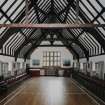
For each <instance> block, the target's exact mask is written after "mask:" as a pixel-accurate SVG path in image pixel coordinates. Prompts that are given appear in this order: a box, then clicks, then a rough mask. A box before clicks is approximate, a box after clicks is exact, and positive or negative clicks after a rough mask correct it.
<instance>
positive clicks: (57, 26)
mask: <svg viewBox="0 0 105 105" xmlns="http://www.w3.org/2000/svg"><path fill="white" fill-rule="evenodd" d="M1 27H8V28H34V29H37V28H41V29H59V28H60V29H61V28H95V27H105V24H0V28H1Z"/></svg>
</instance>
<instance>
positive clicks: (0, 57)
mask: <svg viewBox="0 0 105 105" xmlns="http://www.w3.org/2000/svg"><path fill="white" fill-rule="evenodd" d="M0 62H2V63H8V71H11V72H13V63H15V58H14V57H9V56H3V55H0ZM17 62H19V63H20V69H23V62H24V59H22V58H18V59H17ZM24 63H26V62H24ZM27 63H29V61H28V60H27ZM0 69H1V68H0ZM0 75H1V70H0Z"/></svg>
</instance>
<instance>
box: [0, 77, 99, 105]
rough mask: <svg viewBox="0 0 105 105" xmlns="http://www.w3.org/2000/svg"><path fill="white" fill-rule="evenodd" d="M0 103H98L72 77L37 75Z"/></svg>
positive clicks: (95, 104)
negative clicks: (37, 76)
mask: <svg viewBox="0 0 105 105" xmlns="http://www.w3.org/2000/svg"><path fill="white" fill-rule="evenodd" d="M0 105H99V104H98V103H97V102H96V101H95V100H94V99H93V98H92V97H90V96H89V95H88V94H87V93H86V92H85V91H83V90H82V89H81V88H80V87H79V86H78V85H77V84H76V83H75V82H74V81H72V79H70V78H63V77H39V78H33V79H30V80H27V81H26V82H25V83H23V84H22V85H21V86H20V87H19V88H18V89H17V90H16V91H14V92H13V93H11V94H10V95H9V96H7V97H6V98H5V99H3V100H2V101H1V102H0Z"/></svg>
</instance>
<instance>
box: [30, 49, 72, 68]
mask: <svg viewBox="0 0 105 105" xmlns="http://www.w3.org/2000/svg"><path fill="white" fill-rule="evenodd" d="M44 51H60V52H61V66H62V67H63V61H64V60H65V59H67V60H69V59H70V61H71V65H72V63H73V56H72V54H71V53H70V52H69V51H68V50H67V49H66V48H64V47H38V48H37V49H35V51H34V52H33V53H32V55H31V58H30V66H31V67H43V52H44ZM33 59H38V60H40V65H39V66H33V65H32V60H33Z"/></svg>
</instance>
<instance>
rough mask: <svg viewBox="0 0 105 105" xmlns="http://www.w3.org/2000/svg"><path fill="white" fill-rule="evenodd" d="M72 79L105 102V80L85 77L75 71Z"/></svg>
mask: <svg viewBox="0 0 105 105" xmlns="http://www.w3.org/2000/svg"><path fill="white" fill-rule="evenodd" d="M72 77H73V78H74V79H75V80H76V81H77V82H79V83H80V84H81V85H83V86H84V87H85V88H87V89H88V90H90V91H91V92H92V93H94V94H95V95H96V96H98V97H99V98H101V99H102V100H103V101H105V80H99V79H96V78H94V77H89V76H88V75H85V74H83V73H80V72H78V71H73V74H72Z"/></svg>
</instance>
